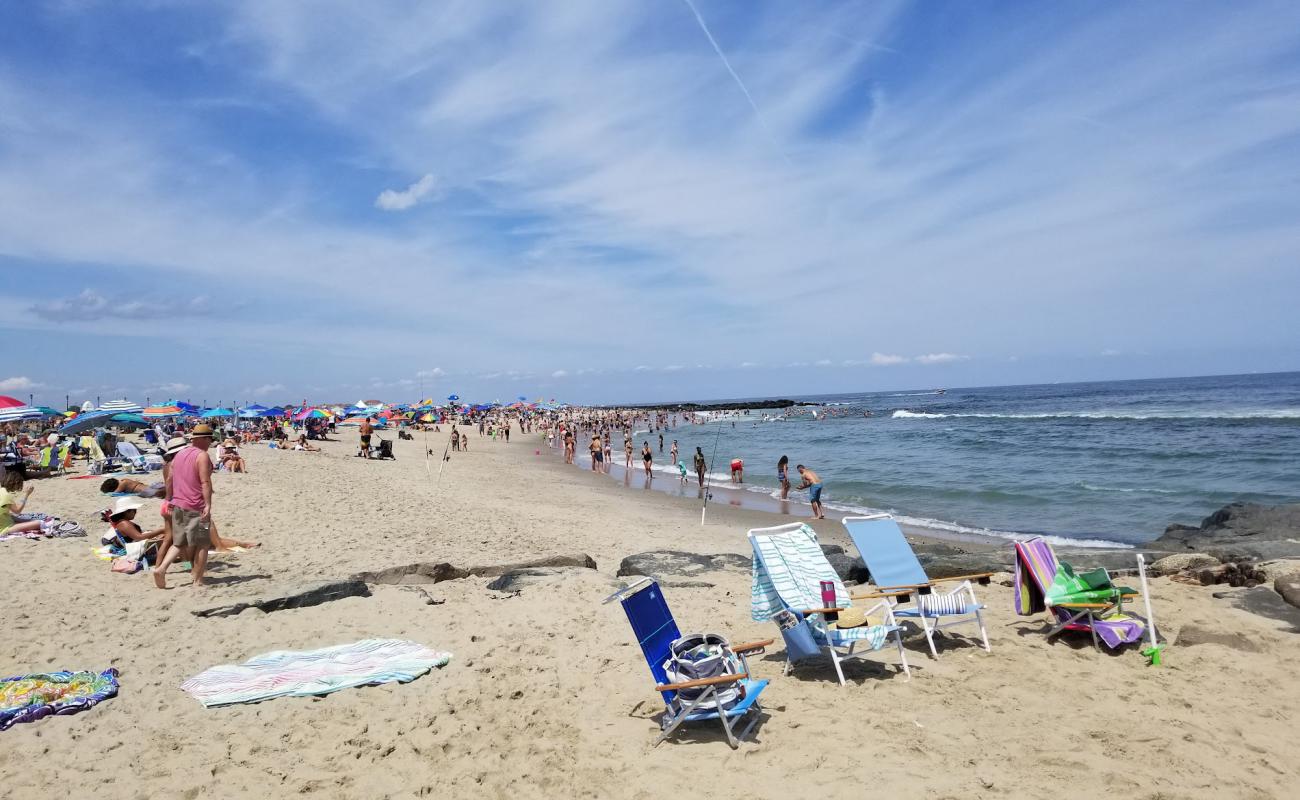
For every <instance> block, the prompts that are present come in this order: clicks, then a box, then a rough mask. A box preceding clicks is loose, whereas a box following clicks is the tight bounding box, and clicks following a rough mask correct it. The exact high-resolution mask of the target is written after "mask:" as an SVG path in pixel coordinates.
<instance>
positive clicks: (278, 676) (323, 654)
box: [181, 639, 451, 708]
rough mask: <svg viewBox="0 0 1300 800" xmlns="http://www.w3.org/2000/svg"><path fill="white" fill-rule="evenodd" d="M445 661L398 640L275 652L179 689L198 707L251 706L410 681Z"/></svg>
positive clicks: (419, 646) (206, 673) (218, 669)
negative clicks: (185, 692) (252, 704)
mask: <svg viewBox="0 0 1300 800" xmlns="http://www.w3.org/2000/svg"><path fill="white" fill-rule="evenodd" d="M450 660H451V653H442V652H438V651H436V650H430V649H429V648H427V647H425V646H424V645H422V644H419V643H418V642H410V641H406V640H403V639H366V640H364V641H360V642H353V643H352V644H341V645H337V646H335V647H325V648H322V649H320V650H305V651H294V650H277V651H275V652H272V653H265V654H263V655H260V656H256V657H254V658H251V659H249V660H248V661H245V662H244V663H243V664H223V665H221V666H218V667H212V668H211V669H207V670H204V671H203V672H200V673H199V674H198V675H195V676H194V677H193V678H190V679H189V680H187V681H185V682H184V683H182V684H181V688H182V689H184V690H185V691H187V692H189V693H190V694H191V695H193V696H194V699H196V700H198V701H199V702H200V703H202V704H203V705H204V706H206V707H208V708H211V707H213V706H224V705H230V704H232V703H257V702H260V701H262V700H270V699H272V698H276V697H313V696H316V695H322V694H329V693H330V692H337V691H338V690H340V689H351V688H353V687H357V686H373V685H375V684H380V683H391V682H393V681H397V682H400V683H406V682H408V681H413V680H415V679H416V678H418V677H420V676H421V675H423V674H424V673H426V672H428V671H429V670H431V669H433V668H434V667H441V666H443V665H444V664H446V663H447V662H448V661H450Z"/></svg>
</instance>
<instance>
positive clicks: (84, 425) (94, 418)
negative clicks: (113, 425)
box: [59, 411, 113, 436]
mask: <svg viewBox="0 0 1300 800" xmlns="http://www.w3.org/2000/svg"><path fill="white" fill-rule="evenodd" d="M112 417H113V412H111V411H85V412H82V413H81V414H78V415H77V416H75V417H73V418H72V419H70V420H68V421H67V422H65V423H63V425H61V426H60V427H59V433H60V434H62V435H64V436H71V435H73V434H78V433H82V432H83V431H88V430H91V429H92V428H100V427H104V426H107V425H109V424H110V421H111V419H112Z"/></svg>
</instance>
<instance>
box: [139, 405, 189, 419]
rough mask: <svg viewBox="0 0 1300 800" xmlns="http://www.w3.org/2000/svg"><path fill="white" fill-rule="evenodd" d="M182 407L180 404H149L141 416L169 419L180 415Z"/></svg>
mask: <svg viewBox="0 0 1300 800" xmlns="http://www.w3.org/2000/svg"><path fill="white" fill-rule="evenodd" d="M180 415H181V409H180V407H179V406H149V407H148V408H146V409H145V410H144V411H141V412H140V416H142V417H144V418H146V419H167V418H168V417H179V416H180Z"/></svg>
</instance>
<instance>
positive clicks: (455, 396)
mask: <svg viewBox="0 0 1300 800" xmlns="http://www.w3.org/2000/svg"><path fill="white" fill-rule="evenodd" d="M447 399H448V400H449V401H451V402H453V403H454V402H456V401H457V400H459V399H460V395H458V394H449V395H447Z"/></svg>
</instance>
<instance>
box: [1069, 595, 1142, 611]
mask: <svg viewBox="0 0 1300 800" xmlns="http://www.w3.org/2000/svg"><path fill="white" fill-rule="evenodd" d="M1129 596H1131V595H1125V597H1129ZM1114 607H1115V604H1114V603H1053V604H1052V608H1114Z"/></svg>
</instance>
